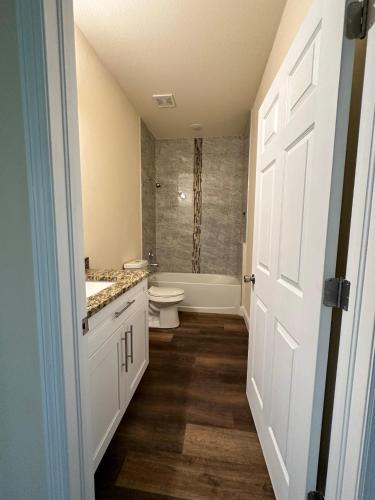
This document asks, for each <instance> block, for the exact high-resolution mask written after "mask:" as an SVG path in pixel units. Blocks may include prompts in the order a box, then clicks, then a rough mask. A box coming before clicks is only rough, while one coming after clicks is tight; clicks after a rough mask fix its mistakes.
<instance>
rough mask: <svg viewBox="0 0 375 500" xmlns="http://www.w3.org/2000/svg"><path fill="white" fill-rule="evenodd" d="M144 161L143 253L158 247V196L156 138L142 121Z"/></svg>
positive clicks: (145, 254) (144, 255)
mask: <svg viewBox="0 0 375 500" xmlns="http://www.w3.org/2000/svg"><path fill="white" fill-rule="evenodd" d="M141 162H142V172H141V174H142V175H141V178H142V254H143V258H144V259H147V258H148V252H149V250H150V249H151V248H152V249H153V250H154V251H155V249H156V219H155V213H156V204H155V201H156V196H155V194H156V193H155V178H156V174H155V138H154V136H153V135H152V133H151V132H150V131H149V130H148V128H147V127H146V125H145V124H144V123H143V122H142V123H141Z"/></svg>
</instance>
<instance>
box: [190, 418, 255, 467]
mask: <svg viewBox="0 0 375 500" xmlns="http://www.w3.org/2000/svg"><path fill="white" fill-rule="evenodd" d="M182 452H183V454H184V455H190V456H194V457H201V458H207V459H213V460H221V461H223V462H230V463H234V464H243V465H245V464H247V465H252V464H254V463H256V464H258V465H260V464H263V463H264V459H263V454H262V450H261V447H260V444H259V440H258V437H257V435H256V434H254V433H253V432H247V431H239V430H237V429H223V428H219V427H208V426H203V425H195V424H187V426H186V431H185V439H184V445H183V450H182Z"/></svg>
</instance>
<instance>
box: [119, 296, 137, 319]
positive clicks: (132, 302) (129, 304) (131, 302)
mask: <svg viewBox="0 0 375 500" xmlns="http://www.w3.org/2000/svg"><path fill="white" fill-rule="evenodd" d="M134 302H135V299H133V300H130V301H129V302H128V303H127V304H126V306H125V307H124V308H123V309H121V311H116V312H115V318H118V317H119V316H121V314H122V313H123V312H125V311H126V309H129V307H130V306H131V305H132V304H134Z"/></svg>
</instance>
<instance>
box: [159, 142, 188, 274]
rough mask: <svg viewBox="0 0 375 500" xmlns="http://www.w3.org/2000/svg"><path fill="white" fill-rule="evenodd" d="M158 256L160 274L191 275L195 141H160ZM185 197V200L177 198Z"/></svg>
mask: <svg viewBox="0 0 375 500" xmlns="http://www.w3.org/2000/svg"><path fill="white" fill-rule="evenodd" d="M155 167H156V178H157V181H158V182H160V184H161V187H160V188H159V189H157V190H156V255H157V261H158V263H159V270H160V271H172V272H180V273H191V272H192V252H193V222H194V208H193V202H194V195H193V181H194V172H193V167H194V140H192V139H176V140H158V141H156V148H155ZM179 192H180V193H183V195H182V196H185V197H186V198H185V199H182V198H181V197H179V196H178V193H179Z"/></svg>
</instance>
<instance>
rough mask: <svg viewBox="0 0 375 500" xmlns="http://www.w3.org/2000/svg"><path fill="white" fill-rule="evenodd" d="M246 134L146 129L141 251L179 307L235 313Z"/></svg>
mask: <svg viewBox="0 0 375 500" xmlns="http://www.w3.org/2000/svg"><path fill="white" fill-rule="evenodd" d="M248 137H249V135H248V133H246V134H245V135H244V136H243V137H242V136H236V137H214V138H203V139H201V138H196V139H190V138H189V139H161V140H159V139H156V138H155V137H154V136H153V135H152V133H151V132H150V130H148V128H147V126H146V125H145V124H144V123H142V124H141V146H142V213H143V220H142V248H143V258H145V259H148V258H149V252H150V251H151V252H152V254H153V255H154V260H155V261H156V262H157V263H158V272H157V273H156V274H155V275H154V276H153V278H152V279H151V282H152V284H157V285H158V286H175V287H180V288H183V289H184V291H185V300H184V303H183V304H182V307H181V309H185V310H194V311H202V312H224V313H225V312H227V313H238V309H239V305H240V301H241V281H240V277H241V272H242V247H243V242H244V241H245V235H246V211H247V207H246V201H247V176H248V151H249V142H248Z"/></svg>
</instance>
